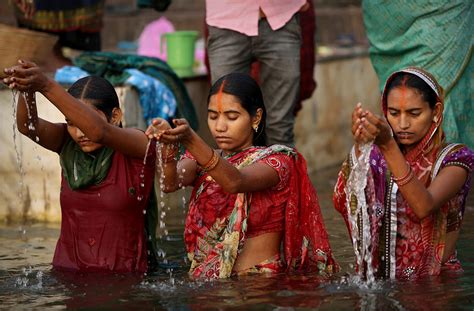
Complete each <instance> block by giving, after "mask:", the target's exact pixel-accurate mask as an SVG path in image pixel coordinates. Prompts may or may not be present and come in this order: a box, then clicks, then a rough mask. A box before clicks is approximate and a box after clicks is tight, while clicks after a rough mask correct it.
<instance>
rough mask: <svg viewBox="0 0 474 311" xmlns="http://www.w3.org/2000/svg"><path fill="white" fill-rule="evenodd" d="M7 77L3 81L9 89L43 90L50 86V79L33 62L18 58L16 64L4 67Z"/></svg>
mask: <svg viewBox="0 0 474 311" xmlns="http://www.w3.org/2000/svg"><path fill="white" fill-rule="evenodd" d="M4 72H5V73H6V74H7V75H8V77H6V78H4V79H3V82H4V83H5V84H6V85H7V86H8V87H9V88H11V89H17V90H19V91H22V92H27V91H29V92H44V91H47V90H48V88H49V87H50V84H51V81H50V79H49V78H48V77H47V76H46V75H45V74H44V73H43V72H42V71H41V69H40V68H39V67H38V66H37V65H36V64H35V63H33V62H29V61H25V60H19V61H18V65H15V66H13V67H9V68H5V69H4Z"/></svg>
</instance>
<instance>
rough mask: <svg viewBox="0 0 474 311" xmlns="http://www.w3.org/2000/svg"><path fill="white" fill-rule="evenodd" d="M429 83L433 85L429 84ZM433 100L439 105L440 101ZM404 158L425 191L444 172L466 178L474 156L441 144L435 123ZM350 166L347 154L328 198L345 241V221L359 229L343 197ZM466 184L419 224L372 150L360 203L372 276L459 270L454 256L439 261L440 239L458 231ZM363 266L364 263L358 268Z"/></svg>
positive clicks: (354, 207)
mask: <svg viewBox="0 0 474 311" xmlns="http://www.w3.org/2000/svg"><path fill="white" fill-rule="evenodd" d="M411 70H414V72H415V73H416V74H417V75H418V74H419V75H422V76H421V77H424V76H423V74H424V73H423V71H421V70H419V69H416V68H414V69H410V68H408V69H407V72H411ZM425 78H426V77H425ZM389 80H390V78H389ZM429 82H431V84H432V85H436V84H435V82H433V81H432V80H429ZM387 83H388V82H387ZM428 84H429V83H428ZM429 85H430V84H429ZM430 86H431V85H430ZM437 94H438V92H437ZM438 96H439V97H442V96H440V95H438ZM439 100H440V101H441V102H442V98H441V99H439ZM382 108H383V111H384V113H385V116H386V115H387V102H386V94H385V92H384V95H383V96H382ZM405 158H406V160H407V163H408V164H409V165H410V166H411V168H412V170H413V172H414V173H415V176H416V178H418V180H419V181H420V182H422V183H423V184H424V185H425V186H426V187H429V185H430V184H431V182H432V180H433V179H434V178H435V177H436V175H437V174H438V172H439V171H440V170H441V169H442V168H444V167H447V166H450V165H455V166H460V167H463V168H465V169H466V170H467V171H468V172H469V173H470V172H472V170H473V169H474V153H473V152H472V151H471V150H469V149H468V148H467V147H465V146H463V145H460V144H446V143H445V142H444V134H443V132H442V128H441V120H439V121H438V122H437V123H433V125H432V127H431V128H430V130H429V131H428V133H427V134H426V136H425V137H424V138H423V139H422V140H421V141H420V142H419V143H418V145H417V146H416V147H415V148H414V149H413V150H411V151H409V152H408V153H406V154H405ZM354 160H355V153H354V150H353V152H352V153H351V154H350V155H349V157H348V159H347V160H346V161H345V162H344V163H343V165H342V169H341V171H340V172H339V178H338V180H337V183H336V186H335V190H334V196H333V201H334V205H335V208H336V209H337V210H338V211H339V212H340V213H341V214H342V215H343V217H344V220H345V222H346V225H347V227H348V230H349V234H350V235H351V232H353V230H352V229H353V228H352V225H351V221H349V220H350V219H349V218H350V217H355V218H356V219H357V221H358V222H359V223H360V222H362V221H363V220H362V219H361V218H362V217H361V216H360V214H359V215H355V211H356V210H357V205H358V204H359V203H358V202H357V199H356V198H355V197H353V196H351V198H350V200H347V193H350V190H349V189H348V184H347V181H348V179H349V176H350V174H351V171H352V168H353V167H354ZM470 182H471V177H470V175H469V176H468V178H467V180H466V182H465V184H464V186H463V187H462V189H461V190H460V191H459V192H458V193H457V194H456V195H455V196H454V197H453V198H451V199H450V200H449V201H448V202H447V203H446V204H445V205H444V206H442V207H441V208H440V209H439V210H437V211H436V212H434V213H433V214H431V215H430V216H428V217H426V218H424V219H422V220H420V219H418V217H417V216H416V215H415V214H414V212H413V210H412V209H411V207H410V206H409V205H408V203H407V202H406V201H405V199H404V198H403V196H402V195H401V193H400V192H398V186H397V184H396V183H395V182H394V181H393V175H392V174H391V172H390V171H389V170H388V167H387V163H386V162H385V160H384V158H383V155H382V153H381V152H380V150H379V149H378V148H377V147H376V146H373V147H372V150H371V152H370V157H369V170H368V173H367V185H366V187H365V200H366V202H367V209H368V215H369V217H368V218H369V222H370V231H371V232H370V236H371V239H370V244H371V261H372V267H373V268H374V269H375V270H376V271H377V275H378V276H380V277H386V278H392V279H394V278H400V279H409V278H410V279H411V278H415V277H419V276H424V275H438V274H439V273H440V271H441V269H442V268H449V269H455V270H459V269H461V266H460V264H459V261H458V260H457V259H456V258H455V254H454V255H453V256H451V258H450V259H449V260H448V261H447V262H445V263H442V262H441V261H442V258H443V255H444V249H445V240H446V234H447V233H449V232H451V231H456V230H458V229H459V227H460V225H461V222H462V217H463V214H464V207H465V203H466V197H467V195H468V193H469V188H470ZM348 202H349V203H348ZM348 205H350V206H348ZM360 235H361V233H360V232H359V236H360ZM357 240H359V241H360V239H357ZM356 247H357V248H358V249H362V245H361V243H360V242H359V243H358V245H357V246H356ZM366 264H367V262H366V261H365V262H364V265H366Z"/></svg>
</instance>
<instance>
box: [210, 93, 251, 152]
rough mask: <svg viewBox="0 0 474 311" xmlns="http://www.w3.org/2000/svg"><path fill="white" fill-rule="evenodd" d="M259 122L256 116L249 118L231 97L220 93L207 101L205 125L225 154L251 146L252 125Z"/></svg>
mask: <svg viewBox="0 0 474 311" xmlns="http://www.w3.org/2000/svg"><path fill="white" fill-rule="evenodd" d="M257 119H258V120H257ZM259 120H260V118H259V117H258V116H257V117H251V116H250V114H249V113H248V112H247V110H245V109H244V108H243V107H242V105H241V104H240V103H239V101H238V100H237V98H236V97H235V96H233V95H230V94H226V93H224V92H222V93H218V94H215V95H212V96H211V98H210V100H209V106H208V112H207V124H208V125H209V129H210V130H211V133H212V136H213V137H214V139H215V141H216V143H217V145H218V146H219V148H220V149H222V150H223V151H224V152H226V153H231V152H236V151H240V150H243V149H245V148H247V147H250V146H252V142H253V133H254V131H253V129H252V125H253V124H254V123H255V122H256V121H257V122H258V121H259Z"/></svg>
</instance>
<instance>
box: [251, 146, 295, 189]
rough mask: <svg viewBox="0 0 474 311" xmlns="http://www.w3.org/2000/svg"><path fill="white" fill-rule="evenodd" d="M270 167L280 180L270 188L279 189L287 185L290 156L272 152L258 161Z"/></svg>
mask: <svg viewBox="0 0 474 311" xmlns="http://www.w3.org/2000/svg"><path fill="white" fill-rule="evenodd" d="M258 163H263V164H266V165H268V166H270V167H272V168H273V169H274V170H275V171H276V172H277V173H278V177H279V178H280V181H279V182H278V184H276V186H274V187H273V188H272V189H274V190H281V189H283V188H285V187H287V186H288V182H289V179H290V178H289V175H290V165H291V157H290V156H288V155H286V154H272V155H270V156H268V157H266V158H263V159H261V160H259V161H258Z"/></svg>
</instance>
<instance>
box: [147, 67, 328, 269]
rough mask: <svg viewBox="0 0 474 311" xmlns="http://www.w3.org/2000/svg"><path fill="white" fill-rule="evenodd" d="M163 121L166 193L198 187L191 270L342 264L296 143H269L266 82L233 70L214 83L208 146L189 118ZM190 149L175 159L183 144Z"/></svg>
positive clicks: (189, 227)
mask: <svg viewBox="0 0 474 311" xmlns="http://www.w3.org/2000/svg"><path fill="white" fill-rule="evenodd" d="M173 123H174V125H175V127H174V128H171V127H170V125H169V124H168V123H167V122H166V121H164V120H162V119H157V120H155V121H154V122H153V124H152V125H151V126H150V128H149V129H148V130H147V134H149V137H156V138H157V139H158V140H159V141H160V142H162V143H163V147H162V156H161V157H160V158H161V159H163V161H162V162H163V163H162V164H163V165H162V169H158V174H162V177H163V179H164V188H165V189H164V190H165V191H167V192H171V191H175V190H177V189H179V187H180V186H187V185H192V186H193V187H194V189H193V192H192V194H191V199H190V203H189V213H188V215H187V219H186V227H185V233H184V236H185V244H186V249H187V252H188V257H189V259H190V260H191V268H190V275H191V276H193V277H197V278H200V277H203V278H225V277H229V276H231V275H237V274H246V273H253V272H255V273H262V272H269V273H276V272H281V271H290V270H302V269H312V270H314V271H318V272H319V273H328V272H332V271H334V270H335V269H337V265H336V263H335V261H334V259H333V258H332V253H331V248H330V246H329V241H328V236H327V233H326V230H325V228H324V224H323V219H322V216H321V212H320V209H319V203H318V199H317V196H316V191H315V189H314V188H313V186H312V185H311V182H310V180H309V177H308V175H307V171H306V163H305V160H304V159H303V157H302V156H301V155H300V154H299V153H298V152H297V151H296V150H295V149H293V148H289V147H286V146H282V145H273V146H270V147H267V146H265V106H264V104H263V98H262V93H261V91H260V88H259V86H258V84H257V83H256V82H255V81H254V80H253V79H252V78H251V77H250V76H248V75H246V74H240V73H232V74H229V75H226V76H224V77H222V78H221V79H219V80H218V81H217V82H216V83H215V84H214V85H213V87H212V88H211V91H210V95H209V100H208V125H209V128H210V130H211V133H212V135H213V137H214V139H215V141H216V143H217V145H218V146H219V149H216V150H214V149H213V148H211V147H210V146H208V145H207V144H206V143H205V142H204V141H203V140H202V139H201V138H200V137H199V136H198V135H197V134H196V133H195V132H194V131H193V130H192V129H191V128H190V127H189V125H188V123H187V122H186V120H184V119H178V120H174V122H173ZM178 142H179V143H181V144H182V145H184V147H185V148H186V150H187V151H186V153H185V155H184V156H183V157H181V159H180V160H179V161H177V160H176V159H175V156H176V149H177V148H175V147H173V146H176V145H173V144H175V143H178Z"/></svg>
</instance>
